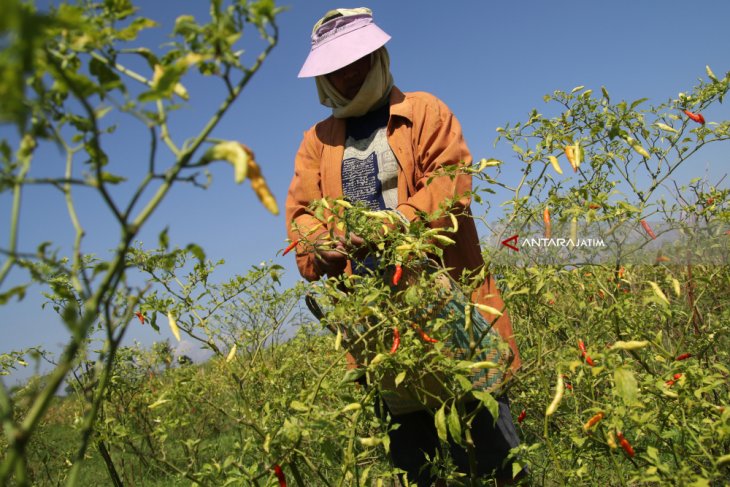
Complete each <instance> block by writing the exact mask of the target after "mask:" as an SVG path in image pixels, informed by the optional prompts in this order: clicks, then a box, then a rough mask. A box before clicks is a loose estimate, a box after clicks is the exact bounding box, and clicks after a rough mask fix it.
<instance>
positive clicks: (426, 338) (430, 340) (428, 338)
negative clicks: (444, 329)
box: [413, 323, 438, 343]
mask: <svg viewBox="0 0 730 487" xmlns="http://www.w3.org/2000/svg"><path fill="white" fill-rule="evenodd" d="M413 329H414V330H416V331H417V332H418V334H419V335H421V340H423V341H424V342H428V343H438V340H436V339H435V338H433V337H431V336H429V335H428V334H427V333H426V332H425V331H423V329H422V328H421V327H420V326H418V325H416V324H415V323H414V324H413Z"/></svg>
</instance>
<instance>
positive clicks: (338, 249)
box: [314, 238, 347, 277]
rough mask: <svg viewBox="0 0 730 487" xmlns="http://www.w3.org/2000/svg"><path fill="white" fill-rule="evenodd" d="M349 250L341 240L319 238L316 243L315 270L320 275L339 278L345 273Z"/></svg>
mask: <svg viewBox="0 0 730 487" xmlns="http://www.w3.org/2000/svg"><path fill="white" fill-rule="evenodd" d="M346 266H347V250H346V248H345V244H344V242H343V241H342V240H341V239H338V240H336V241H335V242H333V241H332V240H330V239H323V238H318V239H317V241H316V242H315V243H314V269H315V271H317V273H318V274H320V275H323V274H327V275H328V276H329V277H337V276H339V275H341V274H342V273H343V272H345V267H346Z"/></svg>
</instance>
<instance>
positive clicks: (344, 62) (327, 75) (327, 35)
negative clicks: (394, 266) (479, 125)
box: [286, 8, 520, 486]
mask: <svg viewBox="0 0 730 487" xmlns="http://www.w3.org/2000/svg"><path fill="white" fill-rule="evenodd" d="M389 39H390V36H389V35H388V34H386V33H385V32H383V31H382V30H381V29H380V28H379V27H378V26H377V25H376V24H375V23H374V22H373V17H372V13H371V11H370V9H367V8H355V9H336V10H331V11H329V12H327V13H326V14H325V16H324V17H323V18H322V19H320V20H319V21H318V22H317V23H316V24H315V25H314V29H313V31H312V46H311V50H310V53H309V56H308V57H307V59H306V61H305V63H304V66H303V67H302V68H301V71H300V72H299V77H300V78H305V77H314V79H315V82H316V86H317V93H318V95H319V100H320V102H321V103H322V104H323V105H325V106H327V107H329V108H330V109H331V110H332V114H331V116H330V117H328V118H327V119H325V120H323V121H321V122H319V123H317V124H316V125H314V126H313V127H311V128H310V129H309V130H308V131H306V132H305V134H304V139H303V140H302V143H301V145H300V147H299V150H298V152H297V154H296V158H295V163H294V177H293V179H292V181H291V185H290V187H289V194H288V196H287V201H286V221H287V224H288V225H290V226H289V227H288V229H287V231H288V236H289V238H290V239H291V240H292V241H294V240H299V239H305V238H306V239H308V240H309V241H317V237H316V235H320V237H321V238H322V239H324V238H326V237H327V235H328V231H327V229H324V228H321V227H319V230H315V233H316V235H315V236H312V235H308V233H309V229H316V228H318V225H320V224H321V223H320V221H319V220H318V219H316V218H315V216H314V215H313V214H312V212H311V210H310V209H308V206H309V204H310V203H311V202H312V201H314V200H318V199H321V198H323V197H328V198H343V197H345V198H347V199H348V200H349V201H352V202H362V203H365V204H366V205H367V206H369V207H370V208H372V209H374V210H378V209H392V210H396V211H397V212H399V213H400V214H401V215H402V216H403V217H404V218H405V219H407V220H409V221H414V220H417V219H418V218H419V214H432V213H434V212H435V211H436V210H438V209H439V204H440V203H442V202H443V201H445V200H447V199H455V198H457V197H458V199H456V201H457V203H456V205H455V208H454V213H455V214H459V215H460V216H459V217H458V223H459V225H458V228H459V229H458V232H457V233H456V234H455V235H454V236H453V239H454V240H455V242H456V243H455V244H454V245H451V246H448V247H446V248H445V249H444V255H443V260H444V263H445V264H446V266H447V267H449V268H450V269H451V271H450V272H451V274H452V276H453V277H455V278H457V279H458V277H459V276H460V275H461V273H462V271H463V270H465V269H466V270H474V269H478V268H480V267H481V266H483V264H484V261H483V259H482V255H481V249H480V246H479V239H478V236H477V231H476V226H475V224H474V221H473V219H472V218H470V216H469V215H470V213H469V203H470V200H469V197H468V196H465V193H467V192H468V191H470V190H471V176H470V175H468V174H459V175H458V176H456V177H455V178H453V179H452V178H449V177H448V176H445V177H443V176H437V177H435V178H433V180H432V181H431V182H430V183H428V184H427V180H428V179H429V177H430V176H431V175H432V173H434V171H437V170H439V169H441V168H443V167H445V166H449V165H465V166H466V165H469V164H471V160H472V159H471V155H470V154H469V150H468V149H467V146H466V143H465V142H464V139H463V137H462V133H461V126H460V125H459V122H458V121H457V119H456V117H454V115H453V114H452V113H451V111H449V109H448V107H447V106H446V105H445V104H444V103H443V102H442V101H441V100H439V99H438V98H436V97H434V96H433V95H430V94H428V93H423V92H414V93H403V92H401V91H400V90H399V89H398V88H397V87H395V86H394V85H393V76H392V75H391V73H390V58H389V56H388V51H387V50H386V48H385V43H386V42H387V41H388V40H389ZM292 224H293V225H292ZM430 225H431V226H433V227H451V220H450V218H449V217H448V216H446V217H444V218H442V219H438V220H435V221H432V222H430ZM347 241H349V242H350V245H353V246H359V245H362V244H363V243H364V242H362V239H361V238H359V237H358V236H355V235H352V236H351V238H350V239H348V240H347ZM345 242H346V240H345V239H343V243H342V244H341V245H346V244H345ZM342 250H345V251H346V252H343V251H342ZM356 250H357V249H354V248H353V249H335V250H331V247H329V250H324V249H317V245H316V244H315V245H314V246H308V247H306V248H305V246H303V245H299V246H298V247H297V255H296V261H297V265H298V267H299V271H300V273H301V274H302V276H303V277H305V278H306V279H308V280H310V281H314V280H317V279H319V278H320V277H322V276H324V275H328V276H338V275H341V274H342V273H351V272H352V270H353V262H351V261H350V260H348V258H347V256H346V255H345V254H347V253H348V252H350V251H352V252H355V251H356ZM471 298H472V300H473V301H475V302H479V303H482V304H486V305H489V306H492V307H494V308H497V309H503V307H504V303H503V302H502V300H501V299H500V297H499V292H498V290H497V287H496V285H495V282H494V280H493V279H492V278H491V277H489V278H487V279H486V281H485V282H484V283H483V285H482V286H481V287H480V288H479V289H477V290H476V291H475V292H474V294H473V295H472V296H471ZM485 318H487V320H488V321H489V322H491V321H492V320H493V319H494V318H495V317H494V316H489V315H486V316H485ZM495 327H496V329H497V330H498V332H499V333H500V335H501V336H502V337H503V338H504V339H505V340H506V341H508V343H509V345H510V348H511V350H512V353H513V355H514V361H513V362H512V370H513V371H514V370H516V369H517V368H518V367H519V364H520V359H519V355H518V352H517V347H516V344H515V341H514V338H513V337H512V326H511V323H510V321H509V318H508V316H507V313H504V314H503V315H502V316H501V317H500V318H499V319H498V320H497V321H496V324H495ZM391 420H392V422H393V423H395V424H398V425H400V426H399V427H398V428H397V429H395V430H393V431H391V433H390V437H391V443H390V451H391V458H392V461H393V463H394V464H395V466H396V467H398V468H401V469H403V470H405V471H406V472H407V473H408V478H409V479H410V481H411V482H416V483H417V484H418V485H419V486H429V485H432V483H433V482H434V481H435V479H433V478H432V477H431V475H430V473H429V469H428V468H422V467H423V466H424V465H426V463H427V458H426V455H427V456H428V457H430V458H433V457H434V453H435V452H436V451H437V450H438V445H439V439H438V436H437V432H436V428H435V426H434V420H433V413H432V412H428V411H417V412H414V413H408V414H404V415H401V416H395V417H392V419H391ZM472 435H473V437H474V440H475V444H476V450H477V456H478V458H477V461H478V467H479V470H480V473H482V474H489V473H491V472H493V471H496V478H497V479H498V481H500V484H502V483H505V482H509V481H510V480H511V478H512V466H511V465H509V464H505V463H504V460H505V459H506V457H507V454H508V452H509V449H510V448H512V447H515V446H517V444H518V439H517V434H516V431H515V427H514V425H513V423H512V417H511V414H510V410H509V406H508V402H507V399H506V397H502V398H499V418H498V421H497V423H496V426H494V425H493V421H492V418H491V415H490V414H489V413H488V412H487V410H486V409H483V410H482V412H481V414H480V416H478V417H477V419H476V420H475V421H474V423H473V429H472ZM451 452H452V456H453V458H454V461H455V462H456V464H457V465H458V467H459V469H460V470H461V471H464V472H468V471H469V467H468V459H467V455H466V452H465V451H464V450H462V449H461V448H460V447H458V446H457V445H451Z"/></svg>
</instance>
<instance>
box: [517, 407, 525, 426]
mask: <svg viewBox="0 0 730 487" xmlns="http://www.w3.org/2000/svg"><path fill="white" fill-rule="evenodd" d="M525 417H527V411H526V410H524V409H523V410H522V412H521V413H520V415H519V416H517V422H518V423H522V422H523V421H524V420H525Z"/></svg>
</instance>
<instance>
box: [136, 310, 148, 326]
mask: <svg viewBox="0 0 730 487" xmlns="http://www.w3.org/2000/svg"><path fill="white" fill-rule="evenodd" d="M134 315H135V316H136V317H137V319H138V320H139V322H140V323H142V324H143V325H144V322H145V317H144V315H143V314H142V313H140V312H139V311H135V312H134Z"/></svg>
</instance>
